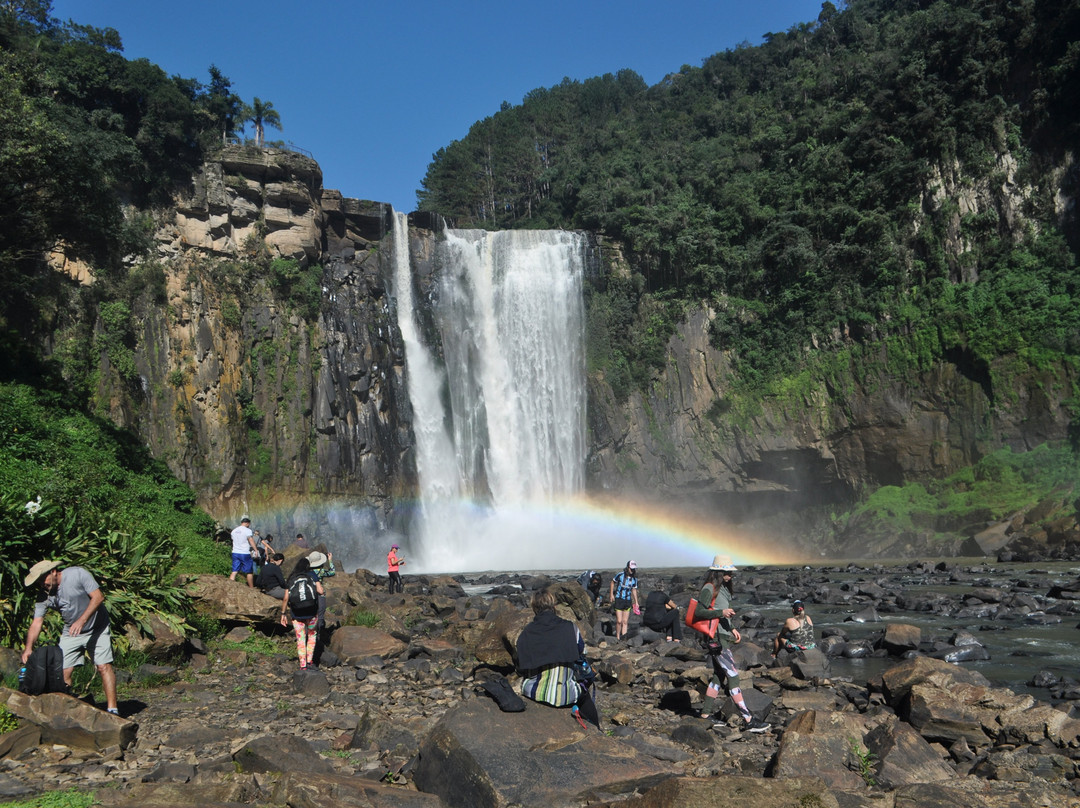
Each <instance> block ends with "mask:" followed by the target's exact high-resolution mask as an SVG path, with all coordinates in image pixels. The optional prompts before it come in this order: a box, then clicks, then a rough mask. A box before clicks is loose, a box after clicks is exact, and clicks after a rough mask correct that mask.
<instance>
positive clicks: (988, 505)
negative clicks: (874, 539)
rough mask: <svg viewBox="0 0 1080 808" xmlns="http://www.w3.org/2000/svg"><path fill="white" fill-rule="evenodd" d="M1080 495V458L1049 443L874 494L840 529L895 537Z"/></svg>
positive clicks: (996, 516)
mask: <svg viewBox="0 0 1080 808" xmlns="http://www.w3.org/2000/svg"><path fill="white" fill-rule="evenodd" d="M1078 495H1080V457H1078V456H1077V454H1076V452H1074V451H1073V450H1072V449H1071V448H1070V447H1068V446H1061V447H1057V448H1051V447H1049V446H1047V445H1046V444H1043V445H1042V446H1038V447H1036V448H1035V449H1033V450H1031V451H1030V452H1021V453H1016V452H1013V451H1012V450H1011V449H1008V448H1006V449H1000V450H998V451H996V452H994V453H992V454H989V455H987V456H986V457H984V458H982V460H980V461H979V462H978V463H976V464H975V465H974V466H970V467H968V468H964V469H961V470H960V471H958V472H956V473H955V474H952V475H950V476H949V477H946V478H945V479H942V480H933V481H929V482H927V483H925V484H920V483H908V484H907V485H904V486H895V485H886V486H882V487H881V488H879V489H877V490H876V491H874V492H873V493H872V494H870V495H869V496H868V497H867V498H866V500H865V501H863V502H862V503H861V504H859V505H858V506H856V507H855V508H854V509H853V510H852V511H851V512H849V513H848V514H845V515H843V516H840V517H838V519H837V521H838V522H839V523H840V524H848V525H850V524H855V523H857V524H858V526H859V529H860V531H864V532H874V531H873V529H874V526H875V525H881V526H888V529H889V530H890V531H892V532H897V531H905V530H910V531H917V530H934V529H935V527H938V528H941V527H942V526H950V527H951V529H956V528H958V527H959V526H961V525H965V524H973V523H978V522H989V521H999V520H1002V519H1007V518H1008V517H1009V516H1010V515H1012V514H1014V513H1018V512H1021V511H1026V510H1030V509H1031V508H1032V507H1034V506H1035V505H1037V504H1038V503H1039V502H1040V501H1041V500H1043V499H1045V498H1047V497H1050V496H1055V497H1057V498H1060V499H1062V500H1063V501H1064V504H1065V505H1067V506H1070V505H1071V504H1072V502H1073V500H1074V499H1076V497H1077V496H1078Z"/></svg>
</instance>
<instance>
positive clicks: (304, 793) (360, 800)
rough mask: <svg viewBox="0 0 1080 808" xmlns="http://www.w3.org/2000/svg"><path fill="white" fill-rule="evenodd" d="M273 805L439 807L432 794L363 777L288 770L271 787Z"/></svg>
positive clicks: (441, 803) (440, 802)
mask: <svg viewBox="0 0 1080 808" xmlns="http://www.w3.org/2000/svg"><path fill="white" fill-rule="evenodd" d="M272 793H273V797H272V800H271V802H272V804H273V805H297V806H300V805H302V806H304V808H443V802H442V801H441V800H440V799H439V798H438V797H436V796H435V795H434V794H424V793H423V792H420V791H413V790H412V789H407V788H401V787H395V786H384V785H380V784H379V783H375V782H373V781H371V780H367V779H365V778H363V777H348V776H345V775H341V774H320V775H319V776H318V777H310V776H306V775H304V774H303V773H302V772H290V773H289V774H286V775H285V776H284V777H282V778H281V780H280V781H278V783H277V784H276V785H275V787H274V789H273V792H272Z"/></svg>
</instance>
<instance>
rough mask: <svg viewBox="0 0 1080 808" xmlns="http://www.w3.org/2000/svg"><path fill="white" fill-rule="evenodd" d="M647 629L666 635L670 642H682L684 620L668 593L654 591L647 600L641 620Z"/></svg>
mask: <svg viewBox="0 0 1080 808" xmlns="http://www.w3.org/2000/svg"><path fill="white" fill-rule="evenodd" d="M641 622H642V624H643V625H644V626H645V627H646V628H651V629H652V630H653V631H656V632H659V633H661V634H664V635H666V636H665V639H667V641H668V642H672V641H674V642H682V620H680V619H679V607H678V606H677V605H676V603H675V601H673V600H672V599H671V598H669V597H668V595H667V593H666V592H661V591H660V590H658V589H654V590H653V591H652V592H650V593H649V594H648V596H647V597H646V598H645V614H644V615H642V618H641Z"/></svg>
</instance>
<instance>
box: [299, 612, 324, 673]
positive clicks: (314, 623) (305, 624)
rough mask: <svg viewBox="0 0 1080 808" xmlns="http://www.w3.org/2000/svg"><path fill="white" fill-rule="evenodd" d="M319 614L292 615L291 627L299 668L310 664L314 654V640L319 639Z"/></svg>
mask: <svg viewBox="0 0 1080 808" xmlns="http://www.w3.org/2000/svg"><path fill="white" fill-rule="evenodd" d="M318 626H319V616H318V615H314V616H312V617H300V618H297V617H293V621H292V627H293V631H294V632H296V655H297V656H298V657H300V668H301V669H303V668H306V667H307V666H308V665H310V664H311V658H312V657H313V656H315V642H316V641H317V640H318V639H319V629H318Z"/></svg>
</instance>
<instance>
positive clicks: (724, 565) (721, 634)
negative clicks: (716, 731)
mask: <svg viewBox="0 0 1080 808" xmlns="http://www.w3.org/2000/svg"><path fill="white" fill-rule="evenodd" d="M737 571H738V570H737V569H736V567H735V565H734V564H732V563H731V559H730V558H729V557H727V556H721V555H718V556H716V557H714V558H713V563H712V564H711V565H710V566H709V570H708V572H707V573H706V574H705V581H704V583H703V584H702V586H701V591H700V592H699V593H698V596H697V600H698V605H697V608H696V609H695V611H694V620H695V621H699V620H712V619H714V618H719V620H720V622H719V625H718V626H717V628H716V634H715V635H714V636H712V637H710V636H708V635H707V634H702V635H701V644H702V646H703V647H704V648H705V653H706V655H707V656H708V657H709V660H710V661H711V662H712V666H713V675H712V679H710V680H709V685H708V687H707V688H706V690H705V701H704V702H703V703H702V705H701V715H702V717H703V718H708V717H709V714H710V713H712V712H713V710H714V709H715V708H716V702H717V700H718V699H719V697H720V688H721V682H722V681H725V680H726V683H727V691H728V695H729V696H731V700H732V702H734V704H735V706H736V707H737V708H738V710H739V713H740V714H741V715H742V717H743V729H745V730H748V731H750V732H766V731H768V730H769V725H768V724H767V723H765V722H764V721H761V720H760V719H757V718H754V716H753V714H752V713H751V712H750V708H749V707H747V706H746V700H745V699H744V698H743V695H742V688H741V682H740V679H739V669H738V667H737V666H736V665H735V657H733V656H732V655H731V647H730V646H731V645H733V644H736V643H739V642H741V641H742V635H741V634H740V633H739V630H738V629H737V628H735V627H734V626H732V625H731V618H732V617H734V616H735V610H734V609H733V608H732V607H731V598H732V593H733V589H734V581H735V573H736V572H737ZM706 604H708V605H707V606H706ZM717 726H719V725H717Z"/></svg>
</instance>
